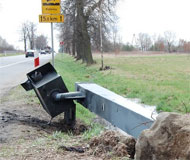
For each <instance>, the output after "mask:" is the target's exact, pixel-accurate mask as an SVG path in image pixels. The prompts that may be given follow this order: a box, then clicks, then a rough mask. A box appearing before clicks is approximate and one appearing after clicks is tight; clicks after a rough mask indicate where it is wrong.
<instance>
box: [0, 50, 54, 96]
mask: <svg viewBox="0 0 190 160" xmlns="http://www.w3.org/2000/svg"><path fill="white" fill-rule="evenodd" d="M50 60H51V54H47V55H40V65H42V64H45V63H47V62H49V61H50ZM33 69H34V57H28V58H25V56H24V55H19V56H10V57H0V97H1V95H2V94H4V93H5V91H6V90H7V89H9V88H11V87H14V86H16V85H19V84H20V83H22V82H24V81H25V80H26V79H27V78H26V73H27V72H29V71H31V70H33Z"/></svg>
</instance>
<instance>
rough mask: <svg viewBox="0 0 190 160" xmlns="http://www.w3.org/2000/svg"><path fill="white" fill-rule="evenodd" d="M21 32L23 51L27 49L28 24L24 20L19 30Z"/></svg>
mask: <svg viewBox="0 0 190 160" xmlns="http://www.w3.org/2000/svg"><path fill="white" fill-rule="evenodd" d="M20 34H21V41H23V42H24V51H25V52H26V49H27V38H28V24H27V22H24V23H23V24H22V26H21V30H20Z"/></svg>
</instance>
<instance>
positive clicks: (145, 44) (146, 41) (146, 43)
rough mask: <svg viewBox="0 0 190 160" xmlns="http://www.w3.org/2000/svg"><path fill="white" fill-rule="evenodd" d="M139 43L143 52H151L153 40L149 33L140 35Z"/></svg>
mask: <svg viewBox="0 0 190 160" xmlns="http://www.w3.org/2000/svg"><path fill="white" fill-rule="evenodd" d="M137 41H138V44H139V46H140V49H141V50H142V51H147V50H149V49H150V47H151V45H152V40H151V38H150V36H149V35H148V34H147V33H139V35H138V39H137Z"/></svg>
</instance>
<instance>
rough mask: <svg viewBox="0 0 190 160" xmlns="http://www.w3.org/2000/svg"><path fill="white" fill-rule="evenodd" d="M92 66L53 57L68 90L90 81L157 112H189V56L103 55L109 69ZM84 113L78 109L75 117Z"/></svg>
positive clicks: (96, 58)
mask: <svg viewBox="0 0 190 160" xmlns="http://www.w3.org/2000/svg"><path fill="white" fill-rule="evenodd" d="M95 60H96V62H97V63H96V64H95V65H92V66H89V67H87V66H86V65H85V64H82V63H81V62H80V61H77V62H76V61H75V60H74V59H73V58H72V57H70V56H68V55H64V56H62V55H58V56H57V57H56V62H55V64H56V69H57V70H58V72H59V74H60V75H61V76H62V77H63V79H64V81H65V83H66V85H67V87H68V88H69V90H70V91H73V90H74V83H75V82H77V81H78V82H94V83H97V84H99V85H102V86H103V87H105V88H107V89H110V90H111V91H113V92H116V93H117V94H120V95H122V96H124V97H128V98H139V99H141V102H142V103H145V104H148V105H156V106H157V110H162V111H169V112H171V111H174V112H181V113H185V112H190V94H189V93H190V55H187V54H175V55H174V54H172V55H170V54H164V55H152V56H125V55H117V56H115V55H104V63H105V64H106V65H108V66H111V67H112V68H113V69H111V70H106V71H101V72H100V71H99V68H100V63H101V62H100V56H97V55H96V56H95ZM80 112H82V113H84V114H86V115H87V116H89V117H91V115H88V112H86V111H83V109H82V108H81V107H78V109H77V115H78V116H79V117H84V116H85V115H83V116H81V115H80V114H79V113H80Z"/></svg>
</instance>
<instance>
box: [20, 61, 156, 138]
mask: <svg viewBox="0 0 190 160" xmlns="http://www.w3.org/2000/svg"><path fill="white" fill-rule="evenodd" d="M27 77H28V80H27V81H26V82H25V83H23V84H22V86H23V88H24V89H25V90H26V91H28V90H31V89H34V90H35V92H36V94H37V96H38V98H39V100H40V102H41V104H42V106H43V108H44V109H45V111H46V112H47V113H48V114H49V115H50V116H51V117H52V118H53V117H55V116H57V115H59V114H61V113H63V112H64V119H65V121H66V123H68V124H70V125H73V124H74V123H75V119H76V117H75V112H76V105H75V103H74V100H77V102H79V103H80V104H82V105H83V106H84V107H85V108H87V109H89V110H90V111H91V112H94V113H96V114H97V115H98V116H100V117H102V118H104V119H105V120H107V121H109V122H110V123H111V124H112V125H114V126H116V127H118V128H120V129H121V130H123V131H124V132H126V133H128V134H130V135H132V136H134V137H136V138H137V137H138V136H139V134H140V133H141V132H142V131H143V130H144V129H148V128H150V126H151V125H152V123H153V121H154V119H153V118H152V112H151V111H149V110H146V109H145V108H143V107H142V106H141V105H139V104H136V103H134V102H132V101H129V100H127V99H126V98H124V97H122V96H119V95H117V94H115V93H114V92H111V91H109V90H107V89H105V88H103V87H101V86H99V85H97V84H94V83H76V84H75V88H76V92H69V91H68V89H67V88H66V86H65V84H64V82H63V80H62V78H61V76H60V75H58V74H57V72H56V70H55V69H54V67H53V66H52V65H51V64H50V63H47V64H45V65H43V66H41V67H39V68H37V69H35V70H33V71H32V72H29V73H28V74H27Z"/></svg>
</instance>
